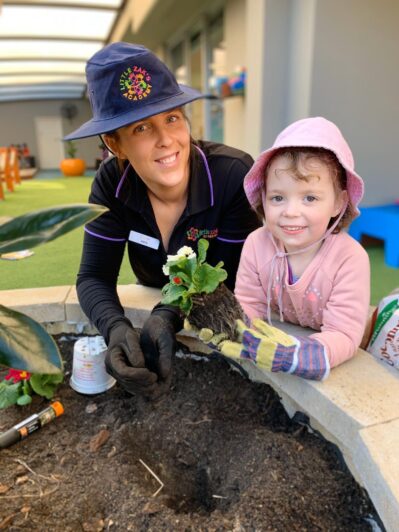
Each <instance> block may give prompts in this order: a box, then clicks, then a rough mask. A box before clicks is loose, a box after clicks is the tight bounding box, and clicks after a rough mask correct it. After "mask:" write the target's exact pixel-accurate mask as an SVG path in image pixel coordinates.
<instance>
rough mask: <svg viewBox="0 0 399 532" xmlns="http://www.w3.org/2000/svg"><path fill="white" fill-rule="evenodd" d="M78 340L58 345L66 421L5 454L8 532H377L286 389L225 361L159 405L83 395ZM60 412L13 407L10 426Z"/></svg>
mask: <svg viewBox="0 0 399 532" xmlns="http://www.w3.org/2000/svg"><path fill="white" fill-rule="evenodd" d="M77 338H78V337H77V336H71V335H60V336H58V337H56V339H57V342H58V343H59V346H60V349H61V352H62V356H63V359H64V360H65V362H66V377H65V381H64V383H63V384H62V385H61V386H60V387H59V389H58V391H57V395H56V397H55V399H57V400H60V401H61V402H62V403H63V405H64V407H65V413H64V415H63V416H61V417H60V418H58V419H56V420H54V421H53V422H51V423H50V424H49V425H46V426H45V427H43V428H42V429H41V430H39V431H37V432H35V433H34V434H32V435H31V436H29V437H28V438H27V439H25V440H23V441H22V442H20V443H18V444H15V445H14V446H12V447H9V448H8V449H4V450H1V451H0V462H1V464H0V529H5V530H9V531H11V532H16V531H20V530H30V531H44V530H49V531H51V532H79V531H85V532H94V531H102V530H110V531H123V532H124V531H128V530H132V531H140V532H141V531H157V532H158V531H193V532H194V531H195V532H199V531H207V532H208V531H209V532H212V531H215V532H216V531H234V532H250V531H251V532H252V531H284V532H285V531H287V530H289V531H292V532H294V531H315V530H322V531H340V532H342V531H350V532H354V531H362V532H363V531H366V530H372V527H371V524H370V522H369V521H368V519H369V518H370V517H372V518H373V519H374V518H375V517H374V516H375V515H376V513H375V510H374V507H373V505H372V503H371V502H370V499H369V498H368V496H367V494H366V492H365V491H364V490H363V489H361V488H360V486H359V485H358V484H357V483H356V482H355V481H354V479H353V478H352V476H351V475H350V473H349V471H348V470H347V468H346V466H345V464H344V463H343V461H342V458H341V456H340V453H339V451H338V450H337V448H336V447H335V446H334V445H332V444H330V443H328V442H326V441H325V440H324V439H323V438H321V437H320V436H319V435H318V434H317V433H313V432H311V431H310V430H309V429H308V427H307V426H306V424H304V423H302V422H303V421H304V419H303V416H302V419H301V418H300V416H299V418H298V419H299V420H300V421H301V422H300V423H299V422H297V421H295V420H290V419H289V418H288V416H287V415H286V413H285V411H284V409H283V407H282V405H281V403H280V402H279V399H278V396H277V395H276V394H275V392H274V391H273V390H272V388H270V387H268V386H266V385H265V384H255V383H252V382H250V381H248V380H246V379H245V378H244V377H243V376H242V375H241V374H240V373H239V372H237V371H235V370H234V369H232V367H231V366H230V365H229V364H228V363H227V362H226V361H225V360H224V359H223V358H221V357H216V356H212V357H205V356H201V357H200V356H195V357H193V356H190V357H188V356H183V357H177V358H176V360H175V368H174V377H173V384H172V389H171V390H170V392H169V394H168V395H167V396H165V397H164V398H163V399H161V400H160V401H158V402H157V403H156V404H154V403H151V402H148V401H146V400H144V399H142V398H141V397H135V396H131V395H129V394H128V393H126V392H125V391H124V390H123V389H122V388H121V387H119V386H118V385H115V386H114V387H113V388H111V389H110V390H108V391H107V392H106V393H103V394H99V395H94V396H85V395H81V394H78V393H76V392H75V391H74V390H72V389H71V388H70V386H69V384H68V383H69V378H70V372H71V361H72V352H73V343H74V341H75V340H76V339H77ZM47 405H48V402H47V401H45V400H43V399H41V398H39V397H37V396H36V397H35V398H34V401H33V403H32V404H31V405H29V406H27V407H23V408H21V407H17V406H14V407H10V408H8V409H6V410H3V411H0V431H1V430H6V429H7V428H10V427H11V426H12V425H13V424H15V423H17V422H19V421H21V420H22V419H24V418H26V417H28V416H29V415H31V414H33V413H36V412H38V411H40V410H41V409H43V408H45V407H46V406H47ZM149 469H150V470H151V471H152V472H150V471H149ZM155 475H156V476H155ZM156 477H158V479H159V481H160V482H161V483H162V484H161V483H160V482H159V481H158V480H157V478H156Z"/></svg>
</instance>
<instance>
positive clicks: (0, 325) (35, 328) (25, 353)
mask: <svg viewBox="0 0 399 532" xmlns="http://www.w3.org/2000/svg"><path fill="white" fill-rule="evenodd" d="M0 364H2V365H3V366H7V367H9V368H14V369H21V370H25V371H29V373H59V372H60V371H62V368H63V366H62V360H61V356H60V353H59V351H58V347H57V344H56V343H55V341H54V340H53V338H52V337H51V336H50V335H49V334H48V333H47V331H46V330H45V329H44V328H43V327H42V326H41V325H40V324H39V323H37V322H36V321H35V320H33V319H32V318H30V317H29V316H26V315H25V314H22V313H21V312H17V311H16V310H11V309H9V308H7V307H4V306H3V305H0Z"/></svg>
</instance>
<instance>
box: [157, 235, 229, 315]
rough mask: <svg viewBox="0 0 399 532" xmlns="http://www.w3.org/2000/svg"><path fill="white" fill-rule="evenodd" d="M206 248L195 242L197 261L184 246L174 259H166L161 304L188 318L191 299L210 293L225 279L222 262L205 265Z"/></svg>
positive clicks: (207, 245) (191, 252)
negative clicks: (177, 308) (167, 280)
mask: <svg viewBox="0 0 399 532" xmlns="http://www.w3.org/2000/svg"><path fill="white" fill-rule="evenodd" d="M208 247H209V242H208V240H205V239H204V238H201V239H200V240H199V241H198V257H197V255H196V253H195V252H194V251H193V250H192V249H191V248H190V247H188V246H183V247H182V248H180V249H179V251H178V252H177V255H168V259H167V262H166V264H165V265H164V266H163V268H162V269H163V272H164V274H165V275H168V276H169V283H167V284H166V285H165V286H164V287H163V289H162V296H163V297H162V303H163V304H165V305H175V306H177V307H180V309H181V310H182V311H183V312H184V313H185V314H186V315H188V314H189V313H190V310H191V308H192V306H193V300H192V298H193V296H195V295H197V294H210V293H211V292H214V291H215V290H216V288H217V287H218V286H219V284H220V283H222V282H223V281H224V280H225V279H226V278H227V272H226V270H224V269H223V268H222V266H223V262H219V263H218V264H216V266H211V265H210V264H207V263H206V262H205V259H206V252H207V250H208Z"/></svg>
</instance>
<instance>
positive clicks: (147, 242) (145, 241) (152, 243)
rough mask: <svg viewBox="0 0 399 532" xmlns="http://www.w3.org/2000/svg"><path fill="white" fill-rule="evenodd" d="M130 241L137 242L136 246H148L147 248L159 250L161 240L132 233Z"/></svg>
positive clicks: (135, 232)
mask: <svg viewBox="0 0 399 532" xmlns="http://www.w3.org/2000/svg"><path fill="white" fill-rule="evenodd" d="M129 240H130V241H131V242H135V243H136V244H141V245H142V246H146V247H147V248H152V249H158V248H159V240H158V239H157V238H154V237H152V236H148V235H143V234H142V233H138V232H137V231H130V233H129Z"/></svg>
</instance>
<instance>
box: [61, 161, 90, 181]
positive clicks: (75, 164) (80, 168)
mask: <svg viewBox="0 0 399 532" xmlns="http://www.w3.org/2000/svg"><path fill="white" fill-rule="evenodd" d="M60 169H61V172H62V173H63V174H64V175H65V176H67V177H74V176H78V175H84V173H85V170H86V163H85V162H84V160H83V159H64V160H63V161H61V164H60Z"/></svg>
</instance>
